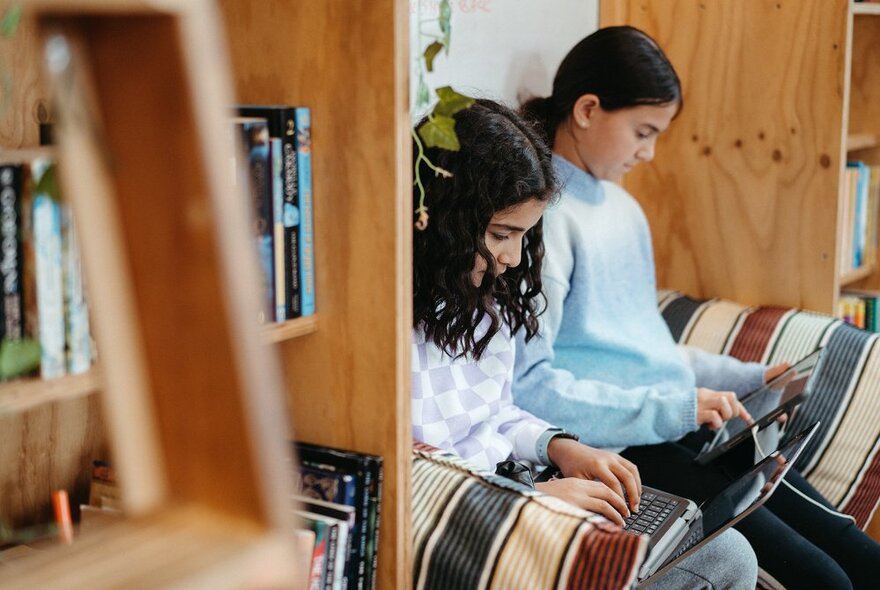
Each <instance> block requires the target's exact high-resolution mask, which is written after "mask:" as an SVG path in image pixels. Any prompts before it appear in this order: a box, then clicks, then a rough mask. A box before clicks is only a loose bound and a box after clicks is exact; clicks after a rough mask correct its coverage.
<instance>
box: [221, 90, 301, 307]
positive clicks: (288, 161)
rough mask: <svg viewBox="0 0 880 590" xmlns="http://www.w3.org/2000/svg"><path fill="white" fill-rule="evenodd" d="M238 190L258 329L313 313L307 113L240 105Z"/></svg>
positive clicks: (235, 123) (235, 121) (236, 119)
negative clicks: (254, 261)
mask: <svg viewBox="0 0 880 590" xmlns="http://www.w3.org/2000/svg"><path fill="white" fill-rule="evenodd" d="M232 122H233V126H234V129H235V130H236V134H237V141H238V142H239V143H240V144H241V146H242V148H243V150H242V151H241V152H240V154H241V156H240V158H239V160H238V161H237V162H236V165H235V179H236V184H241V185H246V186H248V190H249V194H250V197H251V206H252V212H253V216H254V238H255V240H256V245H257V252H258V254H259V261H260V269H261V271H262V273H261V274H262V278H263V284H262V286H261V292H262V298H263V305H262V309H261V312H260V317H259V320H260V322H261V323H267V322H283V321H285V320H290V319H293V318H297V317H300V316H308V315H312V314H314V313H315V273H314V267H315V261H314V229H313V222H312V164H311V115H310V111H309V109H308V107H290V106H286V105H240V106H238V107H237V108H236V111H235V116H233V117H232Z"/></svg>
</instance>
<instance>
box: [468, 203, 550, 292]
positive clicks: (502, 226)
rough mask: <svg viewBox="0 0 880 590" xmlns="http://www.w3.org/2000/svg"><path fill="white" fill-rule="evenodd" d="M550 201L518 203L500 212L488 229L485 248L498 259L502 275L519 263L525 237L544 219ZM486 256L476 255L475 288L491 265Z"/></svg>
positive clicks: (498, 266) (497, 270) (496, 268)
mask: <svg viewBox="0 0 880 590" xmlns="http://www.w3.org/2000/svg"><path fill="white" fill-rule="evenodd" d="M546 206H547V203H545V202H544V201H539V200H538V199H529V200H528V201H525V202H523V203H520V204H519V205H514V206H513V207H510V208H508V209H504V210H502V211H498V212H497V213H495V215H493V216H492V219H490V220H489V225H488V227H487V228H486V235H485V236H484V239H485V241H486V247H487V248H488V249H489V252H490V253H491V254H492V258H494V259H495V271H496V272H497V273H498V274H499V275H500V274H502V273H503V272H504V271H506V270H507V269H508V268H512V267H515V266H519V263H520V258H521V257H522V249H523V237H524V236H525V234H526V232H527V231H528V230H530V229H532V228H533V227H534V226H535V224H537V223H538V221H540V219H541V215H542V214H543V213H544V208H545V207H546ZM488 266H489V265H488V263H487V262H486V259H485V258H483V257H482V256H480V255H479V254H477V255H476V260H475V261H474V269H473V270H472V271H471V280H472V281H473V283H474V286H475V287H479V286H480V284H481V283H482V282H483V277H484V276H485V274H486V269H487V268H488Z"/></svg>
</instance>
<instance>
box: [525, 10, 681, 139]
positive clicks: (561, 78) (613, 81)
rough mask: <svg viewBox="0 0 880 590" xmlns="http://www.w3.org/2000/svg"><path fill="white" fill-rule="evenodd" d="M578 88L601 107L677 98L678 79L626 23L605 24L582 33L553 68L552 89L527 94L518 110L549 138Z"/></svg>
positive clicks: (666, 61)
mask: <svg viewBox="0 0 880 590" xmlns="http://www.w3.org/2000/svg"><path fill="white" fill-rule="evenodd" d="M584 94H595V95H596V96H598V97H599V104H600V107H601V108H602V109H604V110H606V111H616V110H619V109H625V108H629V107H635V106H640V105H666V104H671V103H675V102H677V103H679V105H681V102H682V96H681V81H680V80H679V79H678V74H676V73H675V68H673V67H672V64H671V63H670V62H669V59H668V58H667V57H666V54H665V53H663V50H662V49H660V46H659V45H657V43H656V42H655V41H654V40H653V39H652V38H651V37H649V36H648V35H647V34H646V33H644V32H642V31H640V30H639V29H636V28H635V27H630V26H618V27H605V28H603V29H599V30H598V31H596V32H595V33H593V34H591V35H588V36H587V37H585V38H584V39H582V40H581V41H580V42H579V43H578V44H577V45H575V46H574V47H573V48H572V49H571V51H569V52H568V55H566V56H565V58H564V59H563V60H562V63H561V64H560V65H559V69H558V70H556V77H555V78H554V79H553V94H552V95H551V96H549V97H546V98H533V99H531V100H529V101H528V102H526V103H525V104H524V105H523V106H522V113H523V115H524V116H525V117H526V118H527V119H529V120H533V121H535V122H537V123H538V124H539V125H540V127H541V129H542V131H543V132H544V133H545V134H546V139H547V140H548V141H549V143H551V144H552V143H553V138H554V136H555V134H556V129H557V128H558V127H559V125H560V124H561V123H563V122H564V121H565V120H566V119H568V117H569V115H571V111H572V109H573V108H574V104H575V102H577V100H578V98H580V97H581V96H583V95H584Z"/></svg>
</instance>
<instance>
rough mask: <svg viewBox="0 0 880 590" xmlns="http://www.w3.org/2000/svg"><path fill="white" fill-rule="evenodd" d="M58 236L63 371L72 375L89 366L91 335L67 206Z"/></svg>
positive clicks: (90, 364)
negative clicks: (64, 342) (61, 268)
mask: <svg viewBox="0 0 880 590" xmlns="http://www.w3.org/2000/svg"><path fill="white" fill-rule="evenodd" d="M61 238H62V248H63V256H64V308H65V322H66V326H65V327H66V331H65V336H66V339H67V371H68V372H69V373H70V374H72V375H76V374H79V373H84V372H86V371H88V370H89V367H91V366H92V337H91V333H90V330H89V308H88V305H87V304H86V296H85V288H84V287H83V270H82V258H81V255H80V249H79V238H78V237H77V231H76V224H75V223H74V220H73V215H72V214H71V211H70V209H69V208H68V207H62V208H61Z"/></svg>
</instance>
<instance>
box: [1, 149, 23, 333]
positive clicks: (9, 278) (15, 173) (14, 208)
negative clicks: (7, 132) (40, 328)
mask: <svg viewBox="0 0 880 590" xmlns="http://www.w3.org/2000/svg"><path fill="white" fill-rule="evenodd" d="M22 190H23V181H22V166H21V165H20V164H4V165H0V281H2V284H3V305H2V306H0V317H2V321H0V331H2V334H0V338H2V339H5V340H21V338H22V337H23V336H24V299H23V297H22V286H23V283H22V276H21V273H22V244H21V240H20V239H19V235H20V233H21V200H22Z"/></svg>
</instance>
